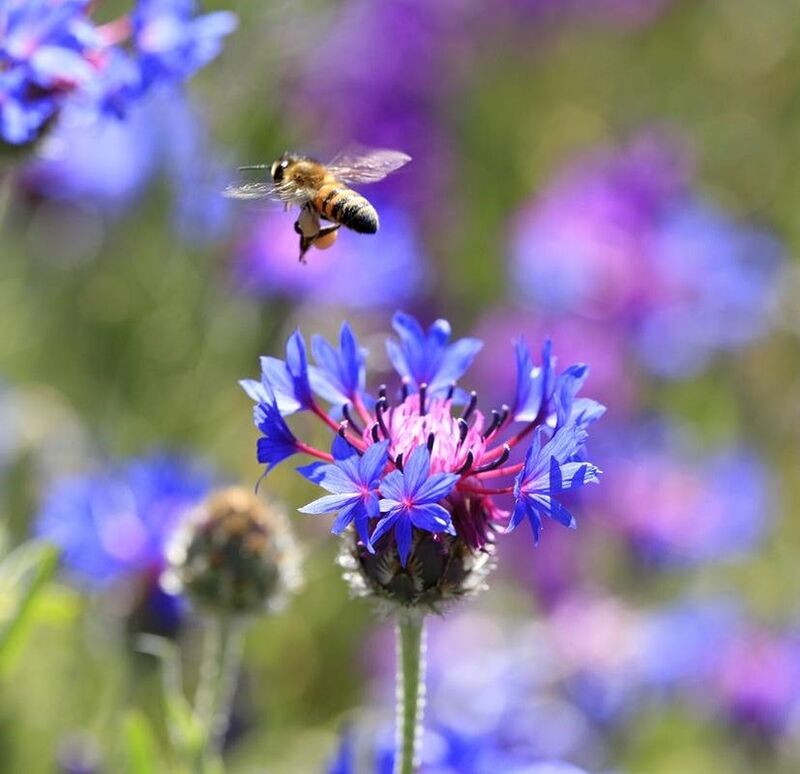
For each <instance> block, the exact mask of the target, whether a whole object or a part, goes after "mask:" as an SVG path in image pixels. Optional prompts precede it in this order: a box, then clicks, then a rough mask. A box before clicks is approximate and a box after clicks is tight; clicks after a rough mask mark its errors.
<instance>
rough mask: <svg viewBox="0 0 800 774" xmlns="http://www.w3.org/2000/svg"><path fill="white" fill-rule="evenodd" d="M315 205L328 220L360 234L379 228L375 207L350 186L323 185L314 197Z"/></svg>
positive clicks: (371, 232)
mask: <svg viewBox="0 0 800 774" xmlns="http://www.w3.org/2000/svg"><path fill="white" fill-rule="evenodd" d="M314 207H315V208H316V209H317V211H318V212H319V213H320V214H322V215H324V216H325V217H326V218H328V220H332V221H333V222H334V223H339V224H341V225H342V226H346V227H347V228H350V229H352V230H353V231H357V232H358V233H359V234H374V233H375V232H376V231H377V230H378V213H377V212H376V210H375V208H374V207H373V206H372V205H371V204H370V203H369V202H368V201H367V200H366V199H365V198H364V197H363V196H362V195H361V194H358V193H356V192H355V191H353V190H351V189H350V188H345V187H344V186H336V185H335V184H330V185H324V186H322V188H320V189H319V191H318V193H317V195H316V197H315V198H314Z"/></svg>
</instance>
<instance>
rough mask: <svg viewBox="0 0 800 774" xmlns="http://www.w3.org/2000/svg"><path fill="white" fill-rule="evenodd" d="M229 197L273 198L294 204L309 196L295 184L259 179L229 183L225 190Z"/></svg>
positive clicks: (224, 192) (224, 193) (273, 199)
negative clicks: (275, 182)
mask: <svg viewBox="0 0 800 774" xmlns="http://www.w3.org/2000/svg"><path fill="white" fill-rule="evenodd" d="M222 193H223V195H225V196H227V197H228V198H229V199H271V200H272V201H276V202H284V203H285V204H292V203H294V202H298V201H303V200H304V199H305V198H307V196H306V194H305V192H304V191H301V190H298V188H297V187H296V186H293V185H275V184H274V183H267V182H265V181H263V180H262V181H259V182H255V183H239V184H236V185H229V186H228V187H227V188H226V189H225V190H224V191H223V192H222Z"/></svg>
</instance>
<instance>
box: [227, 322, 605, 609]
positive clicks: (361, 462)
mask: <svg viewBox="0 0 800 774" xmlns="http://www.w3.org/2000/svg"><path fill="white" fill-rule="evenodd" d="M393 322H394V327H395V330H396V331H397V333H398V334H399V336H400V341H399V342H396V341H390V342H389V344H388V350H389V354H390V357H391V360H392V363H393V365H394V366H395V370H396V371H397V373H398V376H399V378H400V385H399V388H398V389H397V390H396V391H390V390H389V388H388V387H387V386H385V385H381V387H380V388H379V390H378V393H377V395H370V394H369V393H368V392H367V391H366V389H365V386H364V371H365V355H364V353H363V352H362V350H361V349H360V348H359V346H358V343H357V341H356V338H355V335H354V334H353V332H352V330H351V329H350V327H349V326H347V325H345V326H343V328H342V335H341V341H340V348H339V350H338V351H337V350H335V349H334V348H333V347H332V346H330V345H329V344H327V343H325V342H323V341H322V340H320V339H315V340H314V347H313V353H314V356H315V359H316V362H317V365H316V366H313V365H309V364H308V363H307V362H306V359H305V345H304V344H303V339H302V336H301V335H300V333H299V332H295V333H294V334H292V336H291V338H290V343H289V346H288V347H287V359H286V362H284V361H280V360H275V359H272V358H262V378H261V381H260V382H255V381H246V382H243V383H242V386H243V387H244V389H245V391H246V392H247V393H248V395H250V397H251V398H253V399H254V400H255V401H256V402H257V405H256V409H255V417H256V424H257V426H258V428H259V430H260V431H261V432H262V434H263V437H262V438H260V439H259V441H258V457H259V461H261V462H264V463H266V464H267V465H268V468H269V467H272V466H274V465H276V464H278V463H279V462H280V461H282V460H283V459H286V458H287V457H289V456H291V455H293V454H295V453H304V454H309V455H311V456H312V457H316V458H317V459H318V460H321V462H317V463H315V464H312V465H309V466H306V467H304V468H301V469H300V471H301V473H302V474H303V475H304V476H305V477H306V478H308V479H309V480H311V481H312V482H314V483H316V484H318V485H319V486H320V487H321V488H322V489H324V490H325V491H326V492H327V493H328V494H326V495H324V496H322V497H320V498H318V499H317V500H314V501H313V502H311V503H309V504H308V505H306V506H304V507H303V508H301V509H300V510H301V511H302V512H304V513H311V514H320V513H328V512H337V514H338V515H337V517H336V520H335V522H334V525H333V531H334V532H336V533H340V532H344V531H345V530H346V528H347V527H348V526H349V525H350V524H351V523H353V524H354V525H355V534H356V536H357V539H356V541H355V542H354V543H353V545H352V550H348V551H347V552H346V554H347V555H346V557H345V558H344V559H343V561H344V563H345V565H346V566H347V567H348V570H349V571H352V572H350V575H351V576H352V577H355V576H357V575H359V574H360V575H361V576H362V578H364V579H366V580H365V582H364V586H365V588H368V590H369V592H370V593H373V594H375V593H377V594H379V595H386V596H388V597H390V598H394V599H402V600H403V602H404V603H405V604H417V603H419V602H420V600H422V599H425V600H427V601H428V602H429V603H430V604H432V605H433V604H435V601H436V600H437V599H442V598H447V597H455V596H458V595H459V594H461V593H463V592H464V591H465V590H467V589H469V590H473V589H475V588H478V587H480V586H481V585H482V583H481V582H480V579H481V578H482V577H483V575H485V571H486V569H488V562H487V557H488V556H489V555H490V554H491V552H492V544H493V542H494V536H495V534H497V533H498V532H502V531H507V530H508V529H511V528H513V527H514V526H516V524H517V523H518V522H519V521H520V520H521V519H522V517H523V516H527V517H528V518H529V519H530V520H531V523H532V524H533V525H534V528H535V532H536V534H537V537H538V533H539V530H540V527H541V514H545V515H548V516H550V517H551V518H553V519H554V520H556V521H558V522H560V523H562V524H566V525H568V526H569V525H572V517H571V516H569V514H568V513H567V511H566V509H565V507H564V506H563V505H562V504H561V503H560V502H559V500H558V499H557V498H558V496H559V495H560V494H562V493H564V492H567V491H571V490H575V489H578V488H579V487H580V486H582V485H583V484H587V483H591V482H595V481H597V476H598V472H599V471H598V470H597V468H596V467H594V466H593V465H591V464H590V463H587V462H584V461H582V460H581V459H580V457H581V456H582V455H583V454H584V442H585V439H586V436H587V428H588V426H589V425H590V424H591V422H593V421H594V420H595V419H597V418H598V417H599V416H600V415H601V414H602V412H603V407H602V406H601V405H600V404H598V403H596V402H594V401H589V400H587V399H582V398H578V397H577V393H578V391H579V390H580V388H581V387H582V385H583V383H584V381H585V379H586V377H587V375H588V367H587V366H585V365H578V366H571V367H570V368H567V369H566V370H565V371H564V372H562V373H561V374H560V375H558V376H556V374H555V370H554V369H555V359H554V358H553V357H552V354H551V348H550V345H549V344H546V345H545V349H544V354H543V358H544V362H543V363H542V365H541V366H538V367H534V366H533V363H532V359H531V358H530V356H529V355H528V354H527V350H523V347H522V345H517V362H518V371H519V376H518V382H517V396H516V397H515V400H514V406H515V410H513V411H512V409H511V408H509V406H507V405H503V406H502V407H501V408H500V409H495V410H493V411H492V412H491V414H490V415H489V416H485V415H484V414H483V412H482V411H481V410H480V409H479V408H478V396H477V394H476V393H475V392H472V393H469V394H467V393H466V392H463V396H464V398H463V401H462V402H461V405H460V407H459V406H458V405H457V404H458V403H459V401H458V398H457V391H458V386H457V380H458V379H459V378H460V377H461V376H462V375H463V374H464V372H465V371H466V370H467V368H468V367H469V365H470V363H471V362H472V359H473V358H474V357H475V355H476V354H477V352H478V350H479V349H480V347H481V342H480V341H478V340H477V339H460V340H458V341H456V342H454V343H452V344H451V343H450V326H449V324H448V323H447V322H446V321H444V320H438V321H436V322H435V323H434V324H433V325H432V326H431V327H430V328H429V329H428V330H427V331H425V330H424V329H423V328H422V326H421V325H420V324H419V323H418V322H417V321H416V320H415V319H414V318H412V317H410V316H409V315H405V314H401V313H398V314H396V315H395V317H394V321H393ZM390 396H392V397H390ZM318 398H323V399H326V400H328V401H335V402H334V403H333V404H332V405H331V406H329V407H328V410H326V409H325V407H324V406H322V405H320V404H319V403H318ZM301 411H305V412H308V413H311V414H313V415H314V416H316V417H317V418H318V419H319V420H320V421H322V422H324V423H325V424H326V425H327V426H328V427H329V428H330V429H331V430H332V431H334V432H335V433H336V438H335V441H334V443H333V446H332V449H331V452H330V453H329V452H327V451H323V450H320V449H317V448H315V447H313V446H310V445H309V444H306V443H305V442H303V441H301V440H300V439H298V438H297V437H296V436H295V435H294V433H293V432H292V430H291V429H290V428H289V426H288V424H287V422H286V420H285V419H284V414H289V413H294V412H301ZM333 417H341V420H337V419H334V418H333ZM515 424H516V425H517V427H516V428H514V425H515ZM531 443H532V445H531ZM527 446H530V449H529V450H528V453H527V455H523V454H522V453H521V452H522V451H523V450H524V449H525V448H526V447H527ZM523 457H524V459H523ZM512 498H514V499H515V500H516V503H515V506H514V509H513V513H512V514H511V515H510V514H509V512H508V511H507V510H506V507H507V506H506V502H510V501H511V500H512Z"/></svg>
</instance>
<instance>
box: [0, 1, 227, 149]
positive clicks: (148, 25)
mask: <svg viewBox="0 0 800 774" xmlns="http://www.w3.org/2000/svg"><path fill="white" fill-rule="evenodd" d="M90 11H91V4H90V2H89V0H6V2H4V3H3V5H2V7H0V138H2V140H3V141H4V142H6V143H9V144H11V145H21V144H25V143H28V142H31V141H33V140H35V139H36V138H37V137H38V136H39V134H40V133H41V132H42V130H43V129H44V127H45V126H46V125H47V124H48V122H50V121H51V120H52V119H53V118H54V117H55V116H56V115H57V114H58V113H59V112H60V110H61V109H62V108H63V107H64V106H65V105H67V104H73V105H77V106H80V107H81V108H82V109H86V110H89V111H90V112H91V113H93V114H105V113H109V114H113V115H117V116H119V115H122V114H123V113H125V112H126V111H127V109H128V107H129V106H130V104H131V103H132V102H134V101H136V100H137V99H139V98H140V97H141V96H142V95H143V94H144V93H146V92H147V91H148V90H150V89H151V88H152V87H153V85H154V84H156V83H174V82H176V81H180V80H183V79H185V78H187V77H189V76H190V75H191V74H192V73H194V72H195V71H196V70H197V69H198V68H200V67H202V66H203V65H205V64H206V63H207V62H208V61H210V60H211V59H213V58H214V57H215V56H216V55H217V53H218V52H219V50H220V47H221V41H222V38H223V37H224V36H225V35H227V34H229V33H230V32H232V31H233V29H234V28H235V26H236V18H235V16H234V15H233V14H231V13H228V12H224V11H220V12H216V13H211V14H207V15H205V16H200V17H197V16H195V3H194V0H139V2H137V4H136V6H135V7H134V9H133V10H132V11H131V12H130V14H128V15H126V16H122V17H120V18H118V19H116V20H114V21H112V22H109V23H108V24H103V25H98V24H96V23H95V22H94V21H93V20H92V19H91V17H90Z"/></svg>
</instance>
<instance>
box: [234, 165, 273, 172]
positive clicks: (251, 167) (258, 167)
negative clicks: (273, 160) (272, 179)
mask: <svg viewBox="0 0 800 774" xmlns="http://www.w3.org/2000/svg"><path fill="white" fill-rule="evenodd" d="M269 168H270V165H269V164H248V165H247V166H244V167H238V170H239V171H240V172H245V171H246V170H248V169H269Z"/></svg>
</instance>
